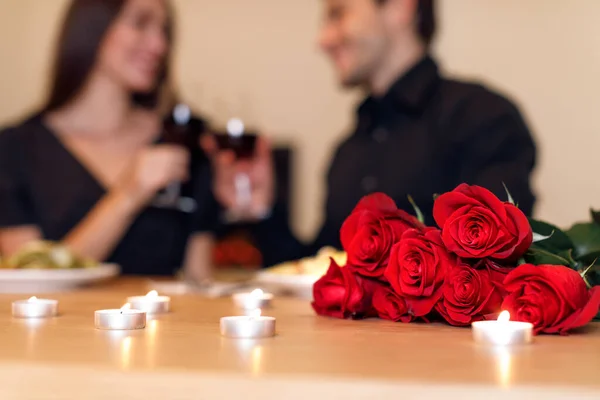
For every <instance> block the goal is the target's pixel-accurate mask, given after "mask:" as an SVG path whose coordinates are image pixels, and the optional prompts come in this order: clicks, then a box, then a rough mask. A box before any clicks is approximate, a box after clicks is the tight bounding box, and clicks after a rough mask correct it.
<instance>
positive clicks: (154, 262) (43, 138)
mask: <svg viewBox="0 0 600 400" xmlns="http://www.w3.org/2000/svg"><path fill="white" fill-rule="evenodd" d="M191 169H192V170H191V176H192V179H191V180H190V182H189V183H188V184H187V186H186V189H185V190H187V191H189V194H190V195H191V196H192V197H193V198H194V199H195V200H196V203H197V208H196V211H195V212H193V213H185V212H182V211H179V210H176V209H174V208H155V207H147V208H145V209H144V210H142V211H141V213H140V214H139V215H138V216H137V218H136V219H135V220H134V222H133V223H132V225H131V226H130V228H129V229H128V231H127V233H126V234H125V236H124V237H123V238H122V240H121V241H120V243H119V244H118V246H117V247H116V249H115V250H114V252H113V253H112V255H110V257H109V258H108V260H107V261H108V262H114V263H117V264H119V265H120V266H121V269H122V271H123V273H126V274H145V275H163V274H164V275H167V274H172V273H173V272H175V270H176V269H177V268H179V267H181V266H182V262H183V256H184V251H185V247H186V244H187V240H188V238H189V236H190V235H191V234H192V233H193V232H200V231H206V230H210V229H212V226H213V224H214V222H213V221H214V219H215V218H216V212H215V210H216V207H215V205H214V200H213V198H212V194H211V183H210V165H209V162H208V160H207V158H206V157H202V156H201V155H200V153H197V154H195V155H194V156H193V157H192V166H191ZM106 192H107V191H106V188H104V187H103V185H102V184H101V183H100V182H98V181H97V180H96V178H95V177H94V176H93V175H92V174H91V173H90V172H89V171H88V170H87V169H86V168H85V167H84V166H83V165H82V164H81V163H80V162H79V161H78V160H77V158H76V157H75V156H74V155H73V154H72V153H71V152H69V150H68V149H67V148H66V147H64V145H63V144H62V143H61V141H60V140H59V139H58V137H57V136H56V135H55V134H54V133H53V132H52V131H51V130H50V129H49V128H48V127H47V126H46V125H45V124H44V123H43V121H42V118H41V117H39V116H36V117H34V118H32V119H29V120H28V121H26V122H24V123H23V124H21V125H20V126H18V127H15V128H10V129H7V130H5V131H4V132H2V133H0V227H14V226H22V225H36V226H37V227H39V228H40V229H41V231H42V233H43V236H44V238H45V239H47V240H52V241H59V240H62V239H63V238H64V237H65V236H66V235H67V234H68V233H69V231H71V229H73V228H74V227H75V226H76V225H77V224H79V222H81V220H83V219H84V218H85V216H86V215H87V214H88V213H89V212H90V211H91V210H92V208H93V207H94V206H95V205H96V203H97V202H98V201H99V200H100V199H101V198H102V197H103V196H104V195H105V194H106Z"/></svg>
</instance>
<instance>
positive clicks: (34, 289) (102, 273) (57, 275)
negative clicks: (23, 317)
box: [0, 264, 120, 293]
mask: <svg viewBox="0 0 600 400" xmlns="http://www.w3.org/2000/svg"><path fill="white" fill-rule="evenodd" d="M119 271H120V268H119V266H118V265H116V264H101V265H99V266H97V267H93V268H77V269H0V293H49V292H61V291H65V290H73V289H76V288H79V287H82V286H89V285H92V284H95V283H100V282H103V281H106V280H108V279H110V278H113V277H115V276H117V275H118V274H119Z"/></svg>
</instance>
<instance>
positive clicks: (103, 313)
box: [94, 303, 146, 330]
mask: <svg viewBox="0 0 600 400" xmlns="http://www.w3.org/2000/svg"><path fill="white" fill-rule="evenodd" d="M94 325H95V327H96V329H105V330H133V329H143V328H145V327H146V311H141V310H132V309H131V305H130V304H129V303H127V304H125V305H124V306H123V307H121V309H119V310H98V311H96V312H95V313H94Z"/></svg>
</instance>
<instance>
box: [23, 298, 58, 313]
mask: <svg viewBox="0 0 600 400" xmlns="http://www.w3.org/2000/svg"><path fill="white" fill-rule="evenodd" d="M57 314H58V300H48V299H38V298H37V297H35V296H33V297H31V298H29V299H27V300H18V301H14V302H13V303H12V315H13V317H17V318H50V317H55V316H56V315H57Z"/></svg>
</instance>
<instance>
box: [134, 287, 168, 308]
mask: <svg viewBox="0 0 600 400" xmlns="http://www.w3.org/2000/svg"><path fill="white" fill-rule="evenodd" d="M127 302H128V303H129V304H131V308H133V309H135V310H141V311H146V312H147V313H148V314H162V313H167V312H169V308H170V305H171V298H170V297H168V296H159V295H158V292H157V291H156V290H152V291H150V292H148V294H147V295H145V296H133V297H128V298H127Z"/></svg>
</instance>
